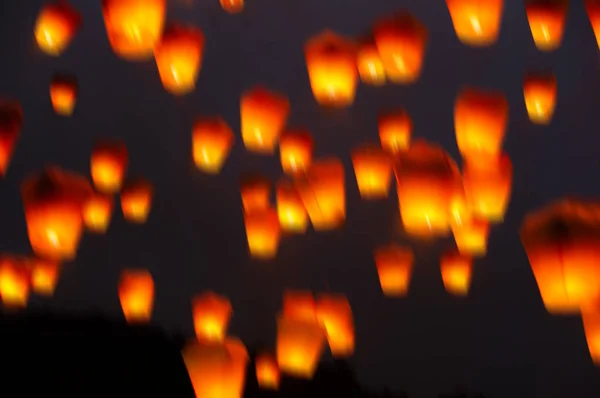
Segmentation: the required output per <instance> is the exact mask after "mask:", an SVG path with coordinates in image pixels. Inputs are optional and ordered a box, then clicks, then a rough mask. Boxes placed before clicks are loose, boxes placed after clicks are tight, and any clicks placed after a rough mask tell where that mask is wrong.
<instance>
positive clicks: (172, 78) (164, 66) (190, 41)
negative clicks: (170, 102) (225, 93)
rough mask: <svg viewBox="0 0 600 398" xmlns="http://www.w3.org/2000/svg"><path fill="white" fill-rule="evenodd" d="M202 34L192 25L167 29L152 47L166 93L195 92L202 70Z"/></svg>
mask: <svg viewBox="0 0 600 398" xmlns="http://www.w3.org/2000/svg"><path fill="white" fill-rule="evenodd" d="M203 54H204V34H203V33H202V31H201V30H200V29H198V28H195V27H191V26H180V25H170V26H168V27H167V28H166V29H165V31H164V33H163V36H162V38H161V40H160V42H159V43H158V44H157V45H156V47H155V48H154V59H155V60H156V66H157V67H158V73H159V75H160V80H161V81H162V84H163V87H164V88H165V90H167V91H168V92H170V93H171V94H174V95H184V94H187V93H189V92H192V91H194V89H195V88H196V80H197V79H198V73H199V72H200V68H201V67H202V57H203Z"/></svg>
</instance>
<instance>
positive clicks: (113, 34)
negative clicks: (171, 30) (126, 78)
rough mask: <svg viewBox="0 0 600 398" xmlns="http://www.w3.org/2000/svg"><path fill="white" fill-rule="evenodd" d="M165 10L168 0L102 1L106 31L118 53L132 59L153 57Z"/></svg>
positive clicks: (161, 29) (139, 59)
mask: <svg viewBox="0 0 600 398" xmlns="http://www.w3.org/2000/svg"><path fill="white" fill-rule="evenodd" d="M165 13H166V0H102V14H103V15H104V25H105V26H106V34H107V35H108V41H109V43H110V46H111V47H112V49H113V51H114V52H115V54H117V55H118V56H119V57H121V58H123V59H125V60H130V61H141V60H146V59H149V58H151V57H152V53H153V51H154V47H155V46H156V44H157V43H158V41H159V40H160V37H161V35H162V31H163V25H164V22H165Z"/></svg>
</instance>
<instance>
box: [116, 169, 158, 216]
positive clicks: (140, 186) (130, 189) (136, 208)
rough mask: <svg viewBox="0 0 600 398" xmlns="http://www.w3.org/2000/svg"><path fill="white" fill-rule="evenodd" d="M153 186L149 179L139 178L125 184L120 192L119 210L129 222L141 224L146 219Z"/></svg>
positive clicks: (150, 204)
mask: <svg viewBox="0 0 600 398" xmlns="http://www.w3.org/2000/svg"><path fill="white" fill-rule="evenodd" d="M152 196H154V188H152V184H150V182H149V181H147V180H145V179H142V178H139V179H137V180H131V181H129V182H128V183H126V184H125V186H124V187H123V191H122V192H121V210H122V211H123V217H125V219H126V220H127V221H129V222H132V223H135V224H143V223H145V222H146V220H147V219H148V214H150V207H151V206H152Z"/></svg>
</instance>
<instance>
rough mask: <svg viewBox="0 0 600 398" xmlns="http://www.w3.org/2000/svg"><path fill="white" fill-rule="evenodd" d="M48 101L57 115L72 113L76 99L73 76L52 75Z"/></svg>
mask: <svg viewBox="0 0 600 398" xmlns="http://www.w3.org/2000/svg"><path fill="white" fill-rule="evenodd" d="M50 101H51V102H52V107H53V108H54V112H56V114H57V115H61V116H70V115H71V114H73V109H75V102H76V101H77V79H76V78H75V77H74V76H67V75H58V74H57V75H54V77H53V78H52V82H51V83H50Z"/></svg>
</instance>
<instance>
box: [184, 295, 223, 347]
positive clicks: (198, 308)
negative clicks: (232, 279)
mask: <svg viewBox="0 0 600 398" xmlns="http://www.w3.org/2000/svg"><path fill="white" fill-rule="evenodd" d="M192 312H193V317H194V329H195V331H196V336H197V337H198V339H200V340H203V341H214V342H223V341H224V339H225V335H226V332H227V327H228V326H229V320H230V319H231V315H232V308H231V303H230V302H229V299H228V298H227V297H225V296H221V295H219V294H217V293H215V292H212V291H208V292H204V293H202V294H200V295H198V296H196V297H194V299H193V300H192Z"/></svg>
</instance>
